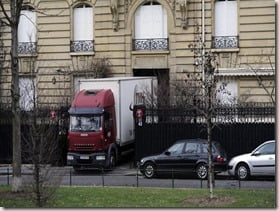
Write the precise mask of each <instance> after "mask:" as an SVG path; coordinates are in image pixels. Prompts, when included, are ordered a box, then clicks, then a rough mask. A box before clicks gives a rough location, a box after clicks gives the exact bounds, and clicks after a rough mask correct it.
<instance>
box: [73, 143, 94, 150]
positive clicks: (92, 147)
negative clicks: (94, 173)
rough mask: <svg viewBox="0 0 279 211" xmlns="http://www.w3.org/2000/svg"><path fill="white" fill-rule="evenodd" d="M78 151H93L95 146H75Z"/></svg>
mask: <svg viewBox="0 0 279 211" xmlns="http://www.w3.org/2000/svg"><path fill="white" fill-rule="evenodd" d="M74 146H75V148H76V149H77V150H93V149H94V144H75V145H74Z"/></svg>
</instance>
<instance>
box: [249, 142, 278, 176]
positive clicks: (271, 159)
mask: <svg viewBox="0 0 279 211" xmlns="http://www.w3.org/2000/svg"><path fill="white" fill-rule="evenodd" d="M250 163H251V165H252V169H251V173H252V174H254V175H275V142H270V143H266V144H264V145H262V146H261V147H259V148H258V149H256V150H255V151H254V152H253V153H252V154H251V161H250Z"/></svg>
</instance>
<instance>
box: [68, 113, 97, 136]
mask: <svg viewBox="0 0 279 211" xmlns="http://www.w3.org/2000/svg"><path fill="white" fill-rule="evenodd" d="M100 130H101V116H70V131H74V132H79V131H82V132H85V131H86V132H95V131H100Z"/></svg>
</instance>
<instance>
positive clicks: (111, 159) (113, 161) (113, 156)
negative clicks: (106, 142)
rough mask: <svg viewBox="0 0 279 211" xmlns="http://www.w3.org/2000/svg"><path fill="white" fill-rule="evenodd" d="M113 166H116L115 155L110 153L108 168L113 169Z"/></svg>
mask: <svg viewBox="0 0 279 211" xmlns="http://www.w3.org/2000/svg"><path fill="white" fill-rule="evenodd" d="M115 164H116V157H115V153H114V152H111V154H110V157H109V168H110V169H113V168H114V167H115Z"/></svg>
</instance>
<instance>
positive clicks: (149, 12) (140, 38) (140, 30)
mask: <svg viewBox="0 0 279 211" xmlns="http://www.w3.org/2000/svg"><path fill="white" fill-rule="evenodd" d="M167 37H168V35H167V12H166V10H165V8H164V7H163V6H162V5H160V4H159V3H156V2H148V3H146V4H144V5H142V6H140V7H139V8H138V9H137V11H136V13H135V41H134V50H168V39H167Z"/></svg>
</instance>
